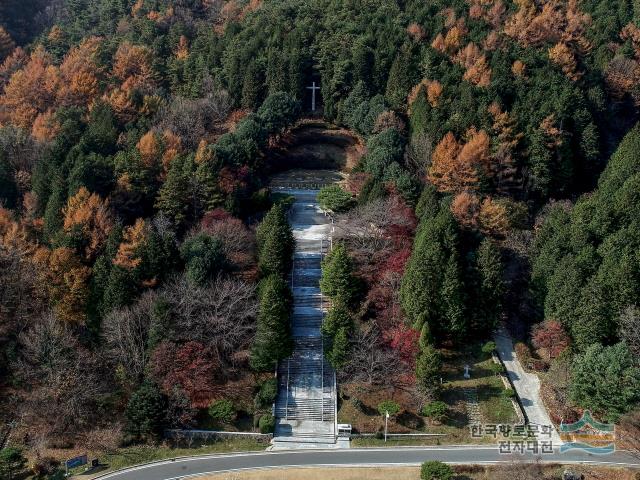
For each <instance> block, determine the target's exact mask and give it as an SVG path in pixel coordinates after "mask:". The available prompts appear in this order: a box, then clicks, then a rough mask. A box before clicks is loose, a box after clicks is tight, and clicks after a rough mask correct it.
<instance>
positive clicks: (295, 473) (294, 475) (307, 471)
mask: <svg viewBox="0 0 640 480" xmlns="http://www.w3.org/2000/svg"><path fill="white" fill-rule="evenodd" d="M454 468H455V471H456V475H455V476H454V477H453V478H454V479H455V480H495V479H498V478H499V479H500V480H502V479H503V478H505V479H506V478H508V476H509V475H511V474H512V472H511V471H509V469H513V468H517V467H516V466H508V467H504V468H501V467H483V466H457V467H454ZM566 469H569V470H571V471H573V472H575V473H577V474H579V475H580V474H582V475H584V478H585V480H634V479H635V478H636V477H635V473H636V472H634V471H632V470H629V469H621V468H594V467H587V466H580V465H578V466H570V467H564V466H558V465H549V466H544V467H542V472H541V475H542V476H540V477H538V479H539V480H556V479H560V478H562V473H563V472H564V471H565V470H566ZM199 478H201V479H202V480H298V479H301V478H304V479H305V480H363V479H366V480H418V479H419V478H420V469H419V468H418V467H388V468H291V469H273V470H254V471H247V472H232V473H220V474H217V475H211V476H207V477H199ZM520 478H533V477H520Z"/></svg>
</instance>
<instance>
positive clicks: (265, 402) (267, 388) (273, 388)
mask: <svg viewBox="0 0 640 480" xmlns="http://www.w3.org/2000/svg"><path fill="white" fill-rule="evenodd" d="M277 396H278V383H277V381H276V379H275V378H270V379H269V380H266V381H265V382H263V383H262V385H260V390H259V391H258V394H257V395H256V405H257V406H258V407H268V406H269V405H271V404H272V403H273V402H275V400H276V397H277Z"/></svg>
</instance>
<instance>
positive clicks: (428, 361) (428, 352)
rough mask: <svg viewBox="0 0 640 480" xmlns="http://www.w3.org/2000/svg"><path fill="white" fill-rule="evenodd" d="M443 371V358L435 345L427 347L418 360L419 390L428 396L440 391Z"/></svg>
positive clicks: (423, 349)
mask: <svg viewBox="0 0 640 480" xmlns="http://www.w3.org/2000/svg"><path fill="white" fill-rule="evenodd" d="M441 370H442V357H441V355H440V353H439V352H438V351H437V350H436V349H435V348H434V347H433V345H430V344H428V345H426V346H424V347H423V348H422V351H421V352H420V354H419V355H418V358H417V360H416V382H417V384H418V388H419V389H420V390H421V391H422V392H423V393H426V394H433V393H434V392H436V391H437V390H438V386H439V384H440V382H439V380H440V375H441Z"/></svg>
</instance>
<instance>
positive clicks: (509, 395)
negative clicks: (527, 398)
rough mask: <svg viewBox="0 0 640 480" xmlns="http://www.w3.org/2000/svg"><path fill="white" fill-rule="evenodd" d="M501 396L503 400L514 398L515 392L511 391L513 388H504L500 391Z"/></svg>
mask: <svg viewBox="0 0 640 480" xmlns="http://www.w3.org/2000/svg"><path fill="white" fill-rule="evenodd" d="M502 395H503V396H504V397H505V398H515V397H516V392H515V391H514V390H513V388H505V389H504V390H503V391H502Z"/></svg>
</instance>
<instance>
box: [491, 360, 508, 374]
mask: <svg viewBox="0 0 640 480" xmlns="http://www.w3.org/2000/svg"><path fill="white" fill-rule="evenodd" d="M488 368H489V371H490V372H491V373H493V374H494V375H499V374H501V373H504V372H505V368H504V366H503V365H502V364H501V363H491V365H489V367H488Z"/></svg>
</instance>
